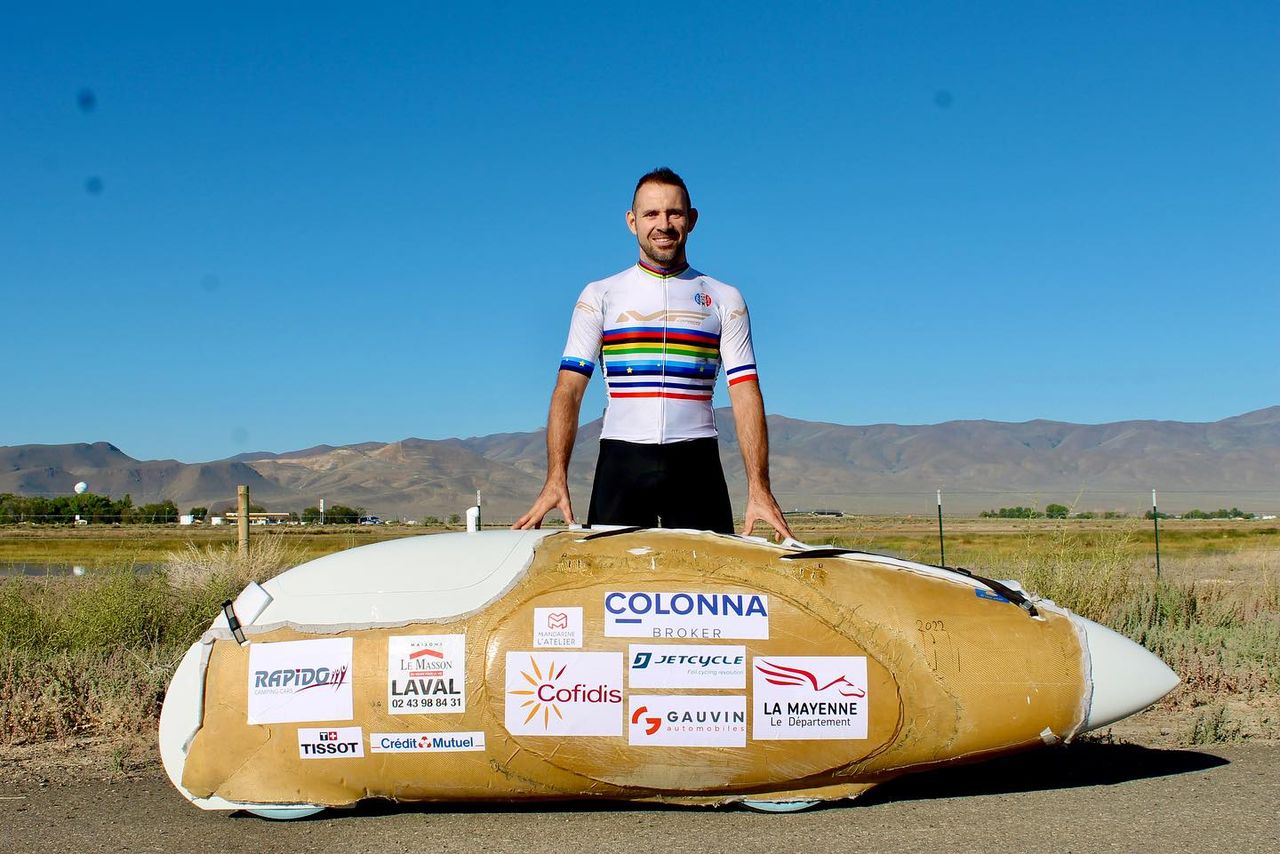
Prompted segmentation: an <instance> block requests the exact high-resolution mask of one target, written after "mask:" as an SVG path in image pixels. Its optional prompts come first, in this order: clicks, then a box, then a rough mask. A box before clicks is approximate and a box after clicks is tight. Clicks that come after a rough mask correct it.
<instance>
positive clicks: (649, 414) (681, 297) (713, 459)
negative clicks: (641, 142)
mask: <svg viewBox="0 0 1280 854" xmlns="http://www.w3.org/2000/svg"><path fill="white" fill-rule="evenodd" d="M697 222H698V211H697V210H696V209H694V208H693V206H692V204H691V203H690V199H689V191H688V189H687V188H686V187H685V184H684V181H683V180H682V179H681V178H680V176H679V175H677V174H676V173H675V172H673V171H671V170H670V169H667V168H662V169H655V170H654V171H652V172H650V173H648V174H646V175H644V176H643V177H642V178H641V179H640V180H639V182H637V184H636V190H635V194H634V196H633V197H632V202H631V209H630V210H628V211H627V227H628V228H630V229H631V233H632V234H634V235H635V236H636V240H637V242H638V243H639V244H640V260H639V261H638V263H637V264H636V265H635V266H633V267H631V268H629V269H627V270H624V271H623V272H621V273H618V274H617V275H615V276H610V277H609V278H607V279H602V280H600V281H598V282H592V283H591V284H589V285H587V287H586V289H585V290H583V292H582V295H581V296H580V297H578V302H577V304H576V305H575V306H574V309H573V320H572V322H571V324H570V327H569V341H568V344H567V345H566V346H565V351H564V358H563V359H562V360H561V362H560V374H559V377H558V378H557V380H556V387H555V391H554V392H552V395H551V411H550V413H549V414H548V416H547V479H546V483H545V484H544V485H543V487H542V492H541V493H540V494H539V495H538V498H537V500H536V501H534V503H533V506H532V507H531V508H530V509H529V512H527V513H525V514H524V515H523V516H521V517H520V519H519V520H518V521H517V522H516V523H515V525H513V526H512V527H514V528H520V529H525V528H537V527H539V526H540V525H541V524H542V519H543V517H544V516H546V515H547V513H549V512H550V511H551V510H553V509H559V510H560V513H561V514H562V515H563V516H564V518H565V520H566V521H569V522H572V521H573V506H572V503H571V501H570V499H569V483H568V479H569V456H570V454H572V452H573V440H574V437H575V436H576V435H577V432H578V413H579V411H580V410H581V408H582V396H583V393H584V392H585V391H586V388H587V381H588V380H590V378H591V374H592V373H593V372H594V370H595V364H596V361H597V360H599V361H600V362H601V367H602V368H603V371H604V376H605V382H606V383H607V384H608V390H609V403H608V407H607V408H606V410H605V415H604V427H603V429H602V430H601V433H600V457H599V461H598V463H597V464H596V476H595V483H594V484H593V486H592V489H591V507H590V509H589V511H588V512H587V524H588V525H643V526H646V527H658V526H661V527H665V528H700V529H705V530H711V531H719V532H721V533H726V534H730V533H733V511H732V510H731V508H730V504H729V490H728V488H727V487H726V485H725V480H724V472H723V470H722V469H721V467H720V454H719V450H718V448H717V444H716V435H717V434H716V423H715V415H714V412H713V411H712V407H711V395H712V391H713V390H714V388H715V380H716V375H717V374H718V373H719V370H720V368H721V367H723V368H724V373H725V377H726V379H727V381H728V383H729V400H730V402H731V403H732V405H733V420H734V424H735V425H736V427H737V432H738V444H739V446H740V447H741V449H742V462H743V464H744V466H745V467H746V473H747V509H746V517H745V520H744V525H743V533H744V534H750V533H751V530H752V528H753V527H754V526H755V524H756V523H757V522H767V523H768V524H770V525H772V526H773V527H774V528H775V529H776V530H777V531H778V533H779V535H786V536H790V535H791V531H790V529H789V528H788V527H787V523H786V521H785V520H784V519H783V517H782V510H781V509H780V508H779V507H778V502H777V501H776V500H774V497H773V491H772V489H771V487H770V485H769V436H768V431H767V428H766V426H765V418H764V399H763V398H762V397H761V395H760V383H759V378H758V376H757V374H756V365H755V354H754V353H753V352H752V349H751V322H750V318H749V317H748V315H747V305H746V303H745V302H743V300H742V295H741V294H740V293H738V290H737V288H734V287H732V286H730V285H726V284H725V283H723V282H719V281H717V280H715V279H713V278H711V277H710V276H706V275H703V274H702V273H699V272H698V271H697V270H694V269H693V268H692V267H690V266H689V263H688V261H687V260H686V259H685V241H686V240H688V238H689V234H690V232H692V231H693V227H694V226H695V225H696V224H697Z"/></svg>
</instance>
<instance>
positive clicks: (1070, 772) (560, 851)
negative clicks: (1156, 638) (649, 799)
mask: <svg viewBox="0 0 1280 854" xmlns="http://www.w3.org/2000/svg"><path fill="white" fill-rule="evenodd" d="M1278 812H1280V746H1244V745H1234V746H1224V747H1215V748H1209V749H1203V750H1155V749H1150V748H1144V747H1137V746H1133V745H1112V744H1098V743H1086V744H1080V745H1074V746H1071V747H1068V748H1057V749H1052V750H1048V749H1047V750H1042V751H1038V752H1034V753H1030V754H1025V755H1022V756H1018V757H1012V758H1007V759H1002V760H997V761H993V762H988V763H985V764H981V765H973V766H968V767H964V768H953V769H947V770H944V771H936V772H930V773H927V774H918V775H914V776H910V777H905V778H902V779H899V780H896V781H893V782H891V783H887V784H885V785H883V786H881V787H880V788H879V789H876V790H873V791H872V792H871V793H869V794H868V795H866V796H865V797H863V798H862V799H860V800H858V801H856V802H849V803H841V804H838V805H835V806H828V807H823V808H820V809H815V810H810V811H808V812H802V813H796V814H791V815H764V814H759V813H753V812H748V811H744V810H740V809H719V810H707V809H696V808H666V807H657V808H655V807H651V806H636V805H629V804H599V803H589V804H583V803H574V804H565V805H555V806H550V807H548V806H546V805H542V806H538V807H536V808H535V807H523V806H474V807H465V808H459V807H456V806H454V807H448V808H442V807H439V806H413V805H399V804H391V803H388V802H385V801H373V802H368V803H366V804H363V805H361V806H360V807H358V808H356V809H354V810H346V811H328V812H326V813H322V814H320V815H319V816H316V817H315V818H312V819H306V820H302V821H294V822H268V821H264V820H262V819H258V818H254V817H252V816H248V815H246V814H242V813H235V814H225V813H205V812H202V811H200V810H198V809H196V808H195V807H193V806H191V805H190V804H188V803H187V802H186V801H185V800H184V799H183V798H182V797H181V796H180V795H178V793H177V792H176V791H175V790H174V789H172V788H171V787H170V785H169V783H168V780H167V779H166V778H165V777H164V776H163V773H162V772H160V771H159V770H158V769H157V770H156V771H154V772H151V773H148V774H145V775H143V776H140V777H137V778H133V779H128V780H125V781H117V782H110V783H105V782H93V781H82V782H74V783H63V784H56V783H55V784H45V785H41V784H38V783H31V784H12V783H6V782H3V781H2V779H0V851H6V852H7V851H15V852H17V851H21V852H31V851H72V852H88V851H113V852H115V851H254V852H273V851H290V852H293V851H305V850H318V851H340V852H343V854H354V853H355V852H364V851H369V852H378V854H388V852H398V851H409V850H412V851H423V852H446V851H519V852H541V851H547V852H556V854H567V852H577V851H584V852H591V854H595V852H612V851H628V852H637V853H638V854H666V852H677V851H734V852H737V851H770V852H773V851H795V850H802V849H804V850H807V851H808V852H812V854H819V853H820V854H826V852H832V854H835V852H841V854H843V852H855V851H928V852H944V851H945V852H952V851H991V850H993V849H994V850H1000V851H1006V850H1008V851H1139V850H1148V851H1162V852H1163V851H1195V852H1204V853H1205V854H1211V853H1212V852H1218V851H1226V852H1230V854H1242V852H1250V851H1271V852H1274V851H1277V850H1280V819H1278V818H1277V813H1278Z"/></svg>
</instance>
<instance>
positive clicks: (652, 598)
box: [604, 591, 769, 640]
mask: <svg viewBox="0 0 1280 854" xmlns="http://www.w3.org/2000/svg"><path fill="white" fill-rule="evenodd" d="M604 618H605V619H604V634H605V637H611V638H690V639H698V640H720V639H722V638H724V639H729V638H733V639H738V638H748V639H757V640H767V639H768V637H769V597H768V596H766V595H764V594H762V593H705V592H703V593H695V592H684V591H681V592H676V593H652V592H627V591H611V592H609V593H606V594H605V595H604Z"/></svg>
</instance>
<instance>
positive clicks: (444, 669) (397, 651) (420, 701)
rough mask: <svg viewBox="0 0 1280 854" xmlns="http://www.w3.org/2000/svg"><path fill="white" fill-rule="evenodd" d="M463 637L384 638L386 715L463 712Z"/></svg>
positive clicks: (421, 636)
mask: <svg viewBox="0 0 1280 854" xmlns="http://www.w3.org/2000/svg"><path fill="white" fill-rule="evenodd" d="M466 668H467V659H466V635H401V636H392V637H389V638H387V711H388V712H390V713H391V714H393V715H420V714H424V713H431V714H438V713H440V712H446V713H448V712H465V711H466V710H467V675H466Z"/></svg>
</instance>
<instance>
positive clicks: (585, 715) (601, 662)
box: [504, 652, 622, 736]
mask: <svg viewBox="0 0 1280 854" xmlns="http://www.w3.org/2000/svg"><path fill="white" fill-rule="evenodd" d="M506 684H507V701H506V715H505V720H504V723H505V725H506V728H507V731H508V732H510V733H511V734H512V735H569V736H575V735H622V653H620V652H508V653H507V683H506Z"/></svg>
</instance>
